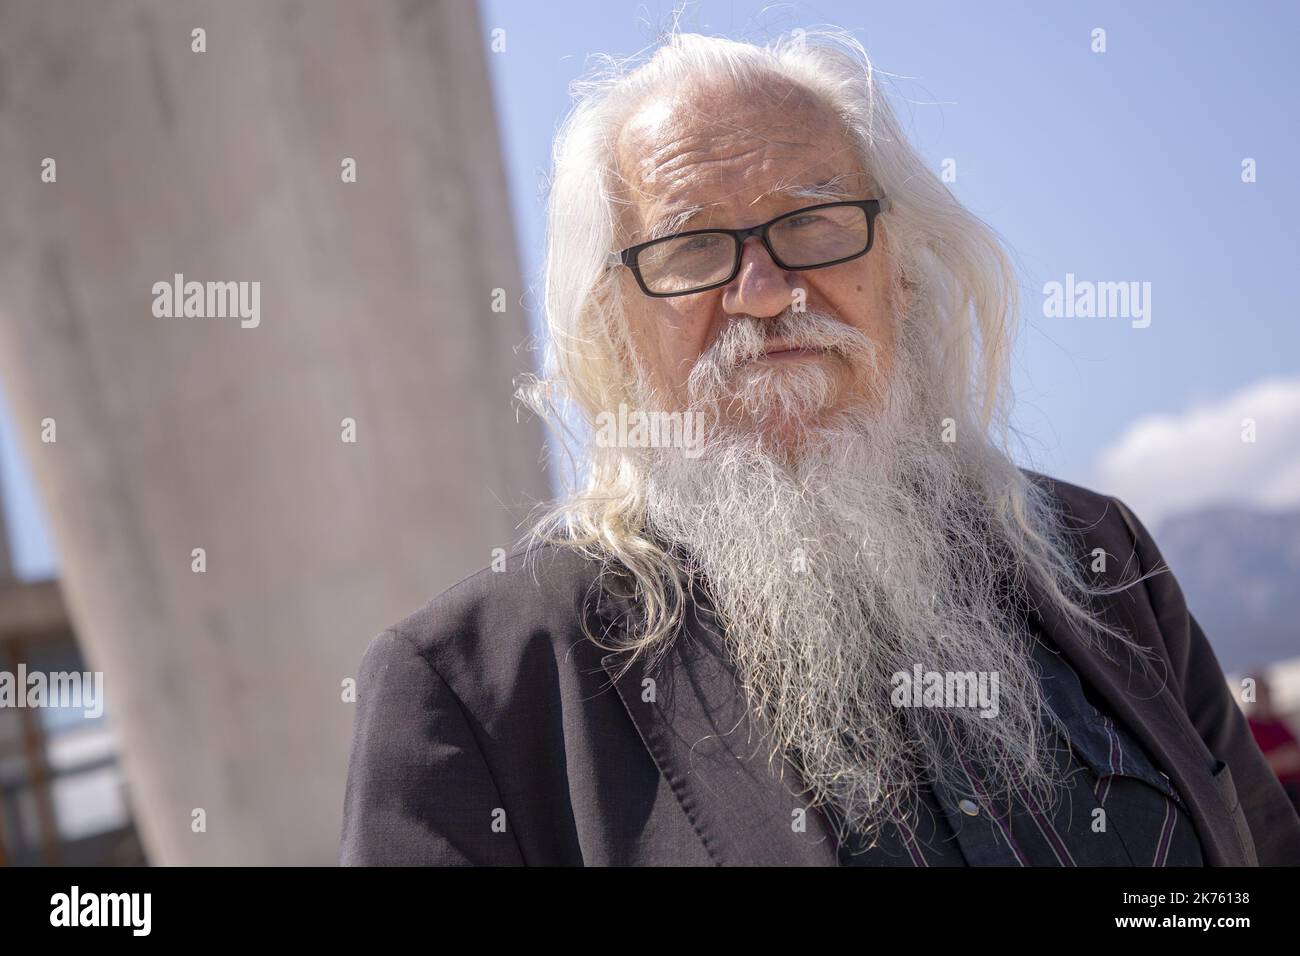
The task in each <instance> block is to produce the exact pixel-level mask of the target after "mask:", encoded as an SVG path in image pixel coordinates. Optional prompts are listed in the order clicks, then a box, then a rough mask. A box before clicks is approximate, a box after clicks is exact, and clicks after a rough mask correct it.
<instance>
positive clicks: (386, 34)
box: [0, 0, 546, 864]
mask: <svg viewBox="0 0 1300 956" xmlns="http://www.w3.org/2000/svg"><path fill="white" fill-rule="evenodd" d="M196 27H202V28H204V29H205V30H206V42H207V52H204V53H197V52H193V51H192V49H191V43H192V36H191V30H192V29H194V28H196ZM486 40H487V38H486V37H485V36H483V34H482V26H481V24H480V23H479V21H478V19H477V13H476V11H475V8H474V5H473V4H472V3H470V2H450V0H443V2H428V0H417V2H402V3H398V2H388V0H381V2H367V3H364V4H362V3H356V2H353V0H311V2H288V0H256V2H254V0H234V2H232V0H221V2H215V0H213V2H201V3H200V2H184V0H182V2H177V0H114V2H113V3H100V2H97V0H85V2H68V0H63V2H59V3H46V2H43V0H24V2H16V0H3V2H0V376H2V378H0V382H2V383H3V386H4V388H5V390H6V393H7V395H8V397H9V400H10V404H11V408H12V410H13V413H14V416H15V419H16V425H17V427H18V429H19V431H20V432H21V434H22V436H23V441H24V447H25V449H26V453H27V455H28V456H29V458H30V462H31V465H32V468H33V471H34V473H35V475H36V478H37V481H38V483H39V486H40V489H41V493H42V496H43V498H44V502H45V506H46V508H47V510H48V513H49V517H50V521H51V525H52V527H53V530H54V534H55V538H56V542H57V547H58V550H59V554H60V559H61V566H62V573H63V588H64V593H65V595H66V597H67V600H68V604H69V607H70V610H71V612H72V615H73V620H74V622H75V624H76V626H77V629H78V632H79V634H80V637H81V639H82V641H83V644H84V646H85V650H86V652H87V655H88V658H89V660H90V663H91V664H92V665H93V666H94V667H96V668H97V669H102V670H104V671H105V672H106V693H107V697H108V708H109V712H110V715H111V718H112V721H113V724H114V726H115V727H116V728H117V730H118V733H119V735H120V737H121V739H122V742H123V747H124V756H125V763H126V769H127V773H128V777H129V779H130V781H131V796H132V800H133V804H134V810H135V813H136V816H137V820H138V825H139V826H140V828H141V831H142V834H143V837H144V839H145V843H146V847H147V849H148V850H149V852H150V855H151V858H152V859H153V861H154V862H158V863H164V864H190V863H203V864H232V863H249V864H267V863H277V864H287V863H325V864H327V863H332V862H334V861H335V860H336V854H337V847H338V828H339V822H340V818H341V811H342V799H343V784H344V776H345V766H346V758H347V752H348V744H349V736H350V733H351V728H352V719H353V705H351V704H349V703H345V702H343V701H342V700H341V682H342V681H344V679H345V678H347V677H349V676H350V675H352V674H353V673H354V672H355V668H356V665H357V663H358V661H359V657H360V654H361V651H362V649H363V647H364V646H365V644H366V642H367V641H368V640H369V639H370V637H371V636H373V635H374V634H375V633H377V632H378V631H379V630H381V629H382V628H384V627H386V626H387V625H388V624H390V623H393V622H394V621H395V620H397V619H398V618H399V617H401V616H404V615H405V614H406V613H408V612H409V611H411V610H414V609H415V608H416V607H418V606H419V605H420V604H422V603H423V602H424V601H426V600H427V599H428V598H430V597H432V596H433V595H434V594H435V593H437V592H438V591H439V590H441V589H442V588H444V587H446V586H447V585H449V584H451V583H453V582H455V581H456V580H457V579H459V578H460V577H462V576H463V575H464V574H466V573H469V572H471V571H473V570H475V569H477V568H479V567H482V566H483V565H485V564H487V563H488V562H489V561H490V559H491V548H493V547H495V546H502V547H505V546H507V545H508V544H509V543H510V542H511V541H512V540H513V538H514V537H515V535H516V533H517V529H516V522H517V521H518V520H519V518H520V517H521V516H522V514H523V513H524V511H525V510H526V508H527V507H528V506H530V505H531V504H532V503H533V502H534V501H535V500H536V499H537V498H539V497H543V496H544V495H545V493H546V487H545V478H544V472H543V469H542V468H541V466H540V465H539V463H538V456H539V451H540V447H541V443H542V438H541V434H540V431H539V429H538V428H537V427H536V425H535V424H532V423H530V422H529V421H528V419H527V418H526V416H525V424H523V425H521V424H518V423H517V421H516V417H517V416H516V409H515V408H514V406H513V403H512V401H511V397H510V396H511V380H512V378H513V376H514V375H516V374H517V373H518V372H519V371H521V370H523V369H526V368H527V367H528V366H529V364H530V357H529V355H528V354H527V353H524V352H521V351H518V350H517V348H516V347H517V346H519V345H521V344H523V343H524V342H525V340H526V338H527V336H528V330H527V319H526V316H525V313H524V312H523V310H522V308H521V306H520V304H519V301H520V295H521V292H522V290H521V287H520V279H519V268H518V264H517V262H516V257H515V249H514V245H513V242H514V239H513V234H512V230H511V226H510V222H509V213H508V202H507V197H506V195H505V186H504V175H503V171H502V164H501V160H500V150H499V146H498V142H497V134H496V129H495V119H494V116H493V109H492V101H491V93H490V88H489V85H488V79H487V73H486V66H485V56H486V51H485V47H486ZM45 157H52V158H54V159H55V160H56V162H57V182H54V183H45V182H42V181H41V164H42V161H43V159H44V158H45ZM344 157H353V158H355V159H356V161H357V166H358V182H357V183H355V184H346V183H344V182H342V181H341V176H340V172H341V167H340V163H341V161H342V160H343V158H344ZM175 273H182V274H183V275H184V276H185V279H186V280H187V281H200V282H209V281H233V282H254V281H256V282H260V284H261V285H260V324H258V325H257V327H255V328H244V327H242V326H241V320H240V319H239V318H238V317H232V318H159V317H156V316H155V315H154V314H153V307H154V293H153V286H154V283H156V282H160V281H161V282H170V281H172V277H173V275H174V274H175ZM249 288H251V286H250V287H249ZM494 289H502V290H503V296H504V302H505V304H506V311H505V312H496V311H493V309H492V303H493V290H494ZM47 418H48V419H53V420H54V421H55V423H56V429H57V431H56V436H57V440H56V441H55V442H53V443H48V442H44V441H42V436H41V428H42V420H44V419H47ZM345 418H352V419H355V421H356V439H357V440H356V442H355V443H345V442H344V441H343V440H342V427H341V422H342V420H343V419H345ZM194 548H203V549H205V551H206V561H207V570H206V572H204V573H195V571H194V570H192V556H191V555H192V549H194ZM195 808H202V809H203V810H204V811H205V812H206V832H203V833H195V832H193V830H192V826H191V821H192V811H193V810H194V809H195Z"/></svg>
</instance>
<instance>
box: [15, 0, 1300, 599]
mask: <svg viewBox="0 0 1300 956" xmlns="http://www.w3.org/2000/svg"><path fill="white" fill-rule="evenodd" d="M675 6H676V4H674V3H672V2H637V3H633V2H623V0H567V2H566V0H552V2H549V3H544V4H543V3H534V2H525V0H485V2H483V3H482V4H481V6H480V10H481V14H480V15H481V19H482V23H483V28H484V33H485V45H486V40H487V37H488V35H490V33H491V31H492V30H493V29H494V28H498V27H499V28H503V29H504V30H505V31H506V34H505V37H506V48H505V51H504V52H500V53H493V52H489V53H488V54H487V56H488V63H489V68H490V70H491V75H492V82H493V88H494V96H495V99H496V104H497V110H498V121H499V123H500V126H501V132H502V138H503V143H504V146H505V150H506V162H507V169H508V175H509V187H510V190H511V201H512V204H513V208H514V210H515V218H516V225H517V235H518V242H519V249H520V256H521V261H522V262H523V265H524V268H525V276H526V279H527V281H528V283H529V284H530V285H532V286H533V287H536V285H537V282H538V277H539V270H540V267H541V262H542V258H541V257H542V251H543V238H544V234H543V196H544V185H545V177H546V172H547V167H548V164H549V151H550V147H551V140H552V137H553V135H554V132H555V129H556V127H557V126H558V124H559V122H560V120H561V119H562V117H563V116H564V114H565V112H566V111H567V108H568V105H569V98H568V84H569V83H570V82H571V81H572V80H574V79H575V78H577V77H578V76H580V75H582V74H583V73H584V72H586V69H587V57H588V56H589V55H591V54H594V53H612V54H620V55H623V54H631V53H635V52H637V51H638V50H641V49H643V48H645V47H646V46H647V45H649V44H651V43H652V42H653V41H654V38H655V35H656V33H657V32H658V31H659V29H660V28H661V27H662V26H663V25H665V24H666V23H668V22H669V20H670V18H671V14H672V11H673V10H674V8H675ZM681 22H682V25H683V27H684V28H687V29H692V30H696V31H698V32H703V33H713V34H722V35H726V36H730V37H733V38H738V39H751V40H762V39H764V38H766V37H769V36H771V35H773V34H776V33H779V32H781V31H784V30H788V29H792V28H794V27H811V26H816V25H819V24H834V25H836V26H840V27H844V28H847V29H850V30H853V31H854V32H855V34H856V35H857V36H858V38H859V39H860V40H861V41H862V42H863V44H864V46H865V47H866V48H867V50H868V52H869V53H870V54H871V56H872V58H873V60H874V62H875V64H876V66H877V68H878V69H880V70H883V71H885V72H887V73H890V74H894V75H895V77H896V78H895V79H894V80H893V81H892V82H891V84H890V85H891V89H890V95H891V98H892V100H893V102H894V105H895V108H896V109H897V110H898V111H899V114H900V119H901V121H902V122H903V125H904V129H905V131H906V132H907V134H908V135H909V136H910V137H911V138H912V141H913V142H914V144H915V145H916V146H917V148H918V149H919V150H920V151H921V153H922V155H923V156H924V157H926V158H927V159H928V160H929V161H930V162H931V163H932V164H933V166H934V168H936V169H938V168H939V167H940V164H941V163H942V162H943V160H944V159H946V158H952V159H954V160H955V161H956V164H957V167H956V168H957V181H956V182H955V183H953V184H952V186H951V188H952V189H953V190H954V192H955V193H956V195H957V196H958V197H959V198H960V199H961V200H962V201H963V202H964V203H966V204H967V205H968V206H969V207H970V208H971V209H972V210H973V211H974V212H975V213H976V214H977V215H979V216H980V217H982V218H983V219H985V220H986V221H987V222H988V223H989V224H990V225H992V226H993V227H994V228H995V229H996V230H997V231H998V233H999V234H1000V235H1001V236H1002V237H1003V238H1004V240H1005V241H1006V243H1007V244H1008V246H1009V248H1010V249H1011V252H1012V254H1013V257H1014V261H1015V262H1016V265H1017V268H1018V270H1019V273H1020V278H1021V284H1022V292H1023V294H1024V308H1023V315H1024V319H1025V325H1024V328H1023V330H1022V333H1021V338H1020V341H1019V344H1018V348H1017V352H1016V359H1015V370H1014V384H1015V389H1016V394H1017V402H1018V405H1017V409H1018V410H1017V417H1016V422H1017V425H1018V426H1019V427H1020V428H1021V429H1022V430H1024V431H1025V432H1026V433H1027V434H1028V436H1029V443H1028V448H1029V452H1030V454H1031V455H1032V456H1033V459H1034V461H1035V463H1036V464H1037V465H1039V466H1040V467H1042V468H1044V469H1045V470H1047V471H1049V472H1051V473H1053V474H1056V475H1058V476H1059V477H1062V478H1065V479H1067V480H1072V481H1076V482H1079V483H1083V484H1088V485H1091V486H1093V487H1097V488H1098V490H1102V491H1107V492H1111V493H1116V494H1120V495H1121V496H1123V497H1126V499H1128V500H1129V503H1130V504H1133V505H1135V507H1137V508H1138V511H1139V514H1155V515H1161V514H1164V513H1165V511H1166V510H1167V509H1168V507H1169V502H1170V501H1171V500H1175V499H1177V501H1178V502H1179V504H1180V506H1182V507H1194V506H1196V505H1198V504H1201V503H1205V502H1206V501H1209V500H1213V499H1222V498H1227V499H1236V500H1240V501H1244V502H1247V503H1254V504H1259V505H1295V504H1297V503H1300V502H1297V500H1296V499H1297V497H1300V291H1298V288H1297V283H1296V276H1297V274H1298V272H1300V270H1297V269H1296V267H1295V259H1296V254H1297V251H1298V250H1300V243H1297V241H1296V235H1295V231H1294V224H1295V223H1296V222H1297V219H1298V216H1297V214H1298V213H1300V178H1298V177H1297V176H1296V174H1295V173H1296V168H1297V156H1298V150H1297V146H1298V145H1300V144H1298V140H1300V123H1297V116H1296V112H1297V111H1296V96H1297V92H1300V82H1298V80H1300V58H1297V57H1296V56H1295V53H1294V40H1295V37H1296V35H1297V33H1298V32H1300V4H1298V3H1294V2H1261V3H1253V4H1250V5H1249V6H1241V5H1234V4H1228V3H1219V2H1187V3H1175V2H1144V3H1108V2H1106V3H1094V2H1087V3H1084V2H1074V3H1070V2H1054V3H1043V2H1018V3H1011V2H980V3H959V2H916V0H907V2H894V3H888V4H885V3H866V2H862V0H857V2H848V0H819V2H816V3H802V2H800V3H779V4H772V3H760V2H749V0H700V2H695V3H691V4H688V5H687V6H686V12H685V13H684V15H683V17H682V20H681ZM1097 27H1101V28H1103V29H1105V31H1106V45H1107V50H1106V52H1105V53H1093V52H1092V51H1091V49H1090V46H1091V33H1092V30H1093V29H1094V28H1097ZM1246 157H1250V158H1253V159H1255V161H1256V163H1257V177H1258V179H1257V182H1254V183H1251V184H1245V183H1243V182H1242V181H1241V162H1242V160H1243V159H1244V158H1246ZM1067 273H1073V274H1074V275H1075V276H1076V277H1078V278H1079V279H1086V280H1093V281H1129V280H1132V281H1145V282H1150V283H1151V289H1152V292H1151V324H1150V326H1149V327H1147V328H1144V329H1135V328H1133V327H1132V326H1131V323H1130V321H1129V320H1126V319H1082V318H1045V317H1044V316H1043V314H1042V300H1043V296H1042V291H1041V290H1042V287H1043V284H1044V283H1045V282H1048V281H1053V280H1054V281H1063V280H1064V278H1065V275H1066V274H1067ZM530 301H533V302H535V301H536V297H535V296H532V297H530ZM1243 414H1249V415H1252V416H1253V417H1258V418H1259V420H1260V433H1261V434H1260V437H1259V445H1258V446H1256V447H1253V448H1252V449H1251V450H1250V457H1249V458H1242V456H1241V448H1240V442H1239V441H1236V440H1235V438H1236V435H1235V432H1236V427H1237V426H1236V423H1237V421H1238V420H1239V418H1240V417H1241V416H1242V415H1243ZM0 417H2V418H3V421H0V480H3V482H4V486H5V488H6V499H7V500H6V508H7V516H8V519H9V525H10V529H11V536H12V537H13V538H14V548H15V560H16V563H17V564H18V569H19V571H20V572H21V573H23V574H24V576H28V577H33V576H35V577H39V576H43V575H44V574H48V573H51V572H52V570H53V567H54V563H55V562H54V555H53V550H52V548H51V546H50V544H49V539H48V535H47V534H46V533H45V531H44V527H43V524H42V522H41V521H40V518H39V508H38V507H37V503H36V498H35V496H34V495H33V492H32V489H31V483H30V477H29V475H28V474H27V473H26V469H25V468H23V467H22V465H21V461H20V458H19V456H18V450H17V448H16V447H15V445H14V443H13V440H12V428H11V426H10V424H9V418H8V415H7V413H5V414H4V415H3V416H0ZM1153 456H1155V457H1153ZM1224 462H1229V463H1230V464H1231V466H1232V467H1225V466H1224ZM1153 476H1154V477H1153ZM1171 489H1173V491H1175V492H1178V493H1179V494H1181V495H1182V498H1177V495H1176V494H1173V492H1171Z"/></svg>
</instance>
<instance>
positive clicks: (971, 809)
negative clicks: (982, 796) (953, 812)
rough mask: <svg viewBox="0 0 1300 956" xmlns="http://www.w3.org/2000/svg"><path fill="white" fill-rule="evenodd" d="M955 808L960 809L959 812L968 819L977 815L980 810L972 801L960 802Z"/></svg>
mask: <svg viewBox="0 0 1300 956" xmlns="http://www.w3.org/2000/svg"><path fill="white" fill-rule="evenodd" d="M957 806H958V807H959V808H960V809H961V812H962V813H964V814H966V816H968V817H974V816H978V815H979V812H980V808H979V806H978V805H977V804H976V803H975V801H974V800H962V801H961V802H960V803H958V804H957Z"/></svg>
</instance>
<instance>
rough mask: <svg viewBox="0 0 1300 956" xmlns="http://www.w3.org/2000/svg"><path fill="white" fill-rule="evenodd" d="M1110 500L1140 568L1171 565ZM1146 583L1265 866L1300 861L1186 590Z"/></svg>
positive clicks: (1169, 580) (1281, 803) (1293, 819)
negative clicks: (1131, 539)
mask: <svg viewBox="0 0 1300 956" xmlns="http://www.w3.org/2000/svg"><path fill="white" fill-rule="evenodd" d="M1112 500H1113V501H1114V502H1115V504H1116V505H1118V506H1119V511H1120V514H1121V515H1123V517H1124V520H1125V521H1126V522H1127V523H1128V526H1129V530H1130V531H1131V532H1132V534H1133V537H1134V539H1135V541H1136V546H1137V552H1138V558H1139V561H1140V562H1141V573H1143V574H1146V573H1147V572H1149V571H1152V570H1154V569H1158V568H1165V567H1167V565H1166V564H1165V561H1164V558H1163V557H1162V556H1161V554H1160V550H1159V548H1157V547H1156V543H1155V541H1154V540H1153V539H1152V537H1151V535H1150V533H1149V532H1148V531H1147V529H1146V527H1145V526H1143V524H1142V522H1141V521H1139V520H1138V518H1137V516H1136V515H1134V514H1133V512H1132V511H1131V510H1129V508H1128V507H1126V506H1125V505H1124V503H1123V502H1122V501H1120V500H1119V499H1118V498H1114V499H1112ZM1145 584H1146V589H1147V594H1148V595H1149V597H1150V600H1151V607H1152V608H1153V609H1154V611H1155V614H1156V620H1157V622H1158V623H1159V626H1160V633H1161V634H1162V635H1163V637H1164V641H1165V647H1166V649H1167V651H1168V653H1169V658H1170V661H1171V663H1172V664H1173V676H1174V679H1175V680H1176V681H1177V686H1178V688H1179V689H1180V691H1181V697H1182V701H1183V707H1184V709H1185V710H1186V712H1187V715H1188V717H1189V718H1190V719H1191V722H1192V725H1193V726H1194V727H1195V728H1196V731H1197V733H1198V734H1200V736H1201V739H1202V740H1203V741H1205V746H1206V747H1207V748H1208V749H1209V751H1210V753H1212V754H1213V755H1214V756H1215V757H1217V758H1218V759H1219V760H1222V761H1223V762H1224V763H1225V764H1227V765H1228V768H1229V770H1230V771H1231V776H1232V780H1233V781H1234V783H1235V785H1236V789H1237V795H1238V797H1239V799H1240V801H1241V809H1242V812H1243V813H1244V814H1245V817H1246V822H1247V823H1248V824H1249V826H1250V833H1251V836H1252V837H1253V838H1254V842H1255V852H1256V855H1257V856H1258V858H1259V862H1260V865H1262V866H1295V865H1300V818H1298V817H1297V816H1296V812H1295V810H1294V809H1293V808H1292V806H1291V801H1290V800H1289V799H1288V798H1287V796H1286V793H1285V792H1284V791H1283V789H1282V785H1281V784H1280V783H1279V782H1278V780H1277V777H1276V776H1274V774H1273V772H1272V770H1270V769H1269V766H1268V761H1267V760H1266V759H1265V758H1264V755H1263V754H1262V753H1261V752H1260V749H1259V746H1258V745H1257V744H1256V743H1255V739H1254V737H1252V736H1251V733H1250V726H1249V724H1247V722H1246V718H1245V716H1244V715H1243V714H1242V712H1241V710H1240V708H1238V706H1237V702H1236V701H1235V700H1234V699H1233V696H1232V692H1231V690H1230V689H1229V687H1228V682H1227V678H1226V677H1225V676H1224V674H1223V669H1222V668H1221V667H1220V666H1219V661H1218V658H1216V657H1215V655H1214V651H1213V649H1212V648H1211V647H1210V642H1209V641H1208V640H1207V639H1206V637H1205V634H1204V632H1203V631H1202V630H1201V626H1200V624H1198V623H1197V621H1196V618H1195V617H1193V616H1192V614H1191V612H1190V611H1189V610H1188V608H1187V604H1186V602H1185V600H1184V598H1183V592H1182V588H1180V587H1179V585H1178V581H1177V580H1176V579H1175V578H1174V575H1173V572H1172V571H1165V572H1163V573H1159V574H1156V575H1153V576H1152V577H1149V578H1147V580H1146V582H1145Z"/></svg>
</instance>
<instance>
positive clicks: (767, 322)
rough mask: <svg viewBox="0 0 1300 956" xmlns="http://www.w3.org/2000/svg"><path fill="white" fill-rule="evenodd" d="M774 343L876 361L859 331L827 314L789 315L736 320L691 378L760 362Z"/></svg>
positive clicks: (722, 373) (872, 348)
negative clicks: (758, 359) (777, 341)
mask: <svg viewBox="0 0 1300 956" xmlns="http://www.w3.org/2000/svg"><path fill="white" fill-rule="evenodd" d="M774 339H779V340H781V341H782V342H784V343H786V344H787V345H789V346H790V347H791V348H803V349H822V350H824V351H828V352H836V353H838V354H840V355H842V356H844V357H845V358H847V359H850V360H852V359H854V358H855V357H861V358H863V359H865V360H867V361H873V360H874V357H875V352H876V345H875V343H874V342H872V341H871V339H870V338H869V337H868V336H867V335H866V333H864V332H862V331H861V330H860V329H857V328H854V327H853V326H851V325H849V324H848V323H846V322H841V321H839V320H838V319H836V318H835V317H834V316H831V315H828V314H826V313H824V312H786V313H784V314H782V315H781V316H779V317H778V318H776V319H755V318H753V317H751V316H744V317H742V318H738V319H735V320H733V321H732V322H731V323H729V324H728V325H727V327H726V328H725V329H723V330H722V334H721V335H719V336H718V338H717V340H716V341H715V342H714V343H713V344H712V345H710V346H709V347H708V349H706V350H705V351H704V353H703V354H702V355H701V356H700V357H699V358H698V359H697V360H696V362H695V368H694V370H692V372H691V378H692V379H695V378H696V376H697V375H698V376H700V377H701V378H704V377H706V376H708V377H713V378H715V379H716V378H718V377H720V376H721V377H725V376H726V375H728V374H729V373H731V372H733V371H735V369H737V368H739V367H740V366H741V365H743V364H745V363H746V362H750V361H753V360H754V359H757V358H759V357H760V356H762V355H763V353H764V352H765V351H766V350H767V348H768V345H769V343H770V342H771V341H773V340H774Z"/></svg>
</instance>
